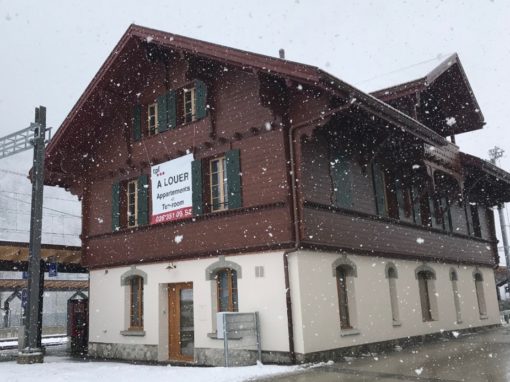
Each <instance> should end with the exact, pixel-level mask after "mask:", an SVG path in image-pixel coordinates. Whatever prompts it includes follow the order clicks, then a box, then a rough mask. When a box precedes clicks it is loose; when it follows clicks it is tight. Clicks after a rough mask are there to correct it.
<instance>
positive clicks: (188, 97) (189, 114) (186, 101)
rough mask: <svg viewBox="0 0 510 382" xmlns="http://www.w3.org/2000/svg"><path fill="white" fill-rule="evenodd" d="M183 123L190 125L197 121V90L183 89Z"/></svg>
mask: <svg viewBox="0 0 510 382" xmlns="http://www.w3.org/2000/svg"><path fill="white" fill-rule="evenodd" d="M182 95H183V107H184V108H183V122H184V123H188V122H192V121H194V120H196V119H197V118H196V99H195V88H194V87H193V88H191V89H186V88H184V89H183V93H182Z"/></svg>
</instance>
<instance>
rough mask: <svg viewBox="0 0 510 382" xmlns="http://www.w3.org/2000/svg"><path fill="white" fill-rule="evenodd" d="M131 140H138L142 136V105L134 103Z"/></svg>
mask: <svg viewBox="0 0 510 382" xmlns="http://www.w3.org/2000/svg"><path fill="white" fill-rule="evenodd" d="M132 136H133V140H134V141H139V140H140V139H141V138H142V107H141V106H140V105H136V106H135V109H134V111H133V133H132Z"/></svg>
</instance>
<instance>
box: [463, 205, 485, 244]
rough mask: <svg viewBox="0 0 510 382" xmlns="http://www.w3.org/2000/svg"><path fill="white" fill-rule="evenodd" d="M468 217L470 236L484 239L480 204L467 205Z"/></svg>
mask: <svg viewBox="0 0 510 382" xmlns="http://www.w3.org/2000/svg"><path fill="white" fill-rule="evenodd" d="M466 215H467V219H468V225H469V234H470V235H471V236H475V237H480V238H481V237H482V229H481V226H480V215H479V213H478V204H476V203H468V204H467V205H466Z"/></svg>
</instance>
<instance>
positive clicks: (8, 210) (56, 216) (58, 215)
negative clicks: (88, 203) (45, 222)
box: [0, 195, 76, 220]
mask: <svg viewBox="0 0 510 382" xmlns="http://www.w3.org/2000/svg"><path fill="white" fill-rule="evenodd" d="M0 197H2V195H0ZM2 212H8V213H13V214H16V215H23V216H30V212H27V211H20V210H13V209H10V208H2ZM44 216H47V217H52V218H62V219H76V218H75V217H74V216H69V217H68V216H64V215H62V214H61V213H58V214H50V213H47V214H46V213H45V214H44ZM0 220H2V217H0Z"/></svg>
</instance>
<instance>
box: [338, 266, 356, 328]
mask: <svg viewBox="0 0 510 382" xmlns="http://www.w3.org/2000/svg"><path fill="white" fill-rule="evenodd" d="M336 280H337V287H338V308H339V310H340V328H341V329H352V326H351V319H350V317H349V293H348V286H347V270H346V269H345V268H344V267H338V268H337V270H336Z"/></svg>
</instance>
